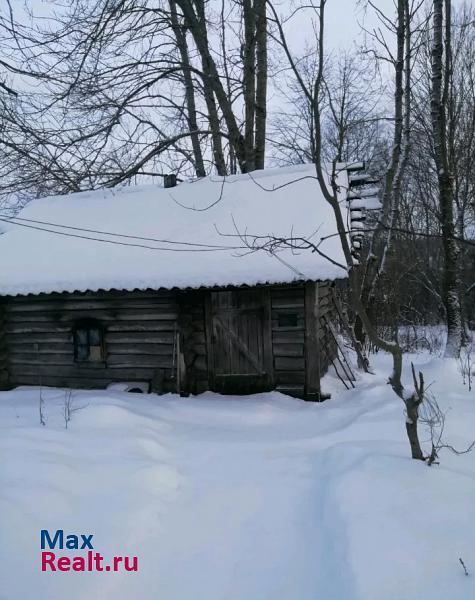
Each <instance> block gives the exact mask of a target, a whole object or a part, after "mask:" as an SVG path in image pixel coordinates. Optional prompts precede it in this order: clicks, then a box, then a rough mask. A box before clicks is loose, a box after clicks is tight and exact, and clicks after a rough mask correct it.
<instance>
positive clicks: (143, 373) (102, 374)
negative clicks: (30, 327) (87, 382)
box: [10, 363, 155, 381]
mask: <svg viewBox="0 0 475 600" xmlns="http://www.w3.org/2000/svg"><path fill="white" fill-rule="evenodd" d="M154 371H155V369H153V368H150V367H148V368H140V367H135V368H124V367H120V366H114V367H108V368H105V367H104V366H103V367H102V369H94V368H92V363H91V364H88V366H87V367H86V366H79V364H77V365H74V366H53V365H16V364H15V365H11V366H10V372H11V373H12V375H14V376H15V377H16V378H17V379H20V380H21V378H22V376H23V375H35V376H37V378H38V379H37V381H39V377H41V376H46V377H52V376H53V377H71V378H76V379H99V380H111V379H114V380H118V381H124V380H127V379H129V378H133V379H135V380H137V379H143V380H149V379H152V377H153V374H154Z"/></svg>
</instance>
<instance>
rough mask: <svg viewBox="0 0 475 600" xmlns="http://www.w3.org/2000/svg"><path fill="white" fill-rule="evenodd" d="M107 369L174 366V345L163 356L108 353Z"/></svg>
mask: <svg viewBox="0 0 475 600" xmlns="http://www.w3.org/2000/svg"><path fill="white" fill-rule="evenodd" d="M106 365H107V369H110V368H115V369H118V368H119V367H120V368H124V369H131V368H133V367H140V368H148V367H150V368H155V367H160V368H167V369H171V368H172V366H173V347H171V348H170V353H169V354H167V355H165V356H163V355H157V356H151V355H147V354H142V355H135V354H131V355H124V354H107V359H106Z"/></svg>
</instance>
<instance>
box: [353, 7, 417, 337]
mask: <svg viewBox="0 0 475 600" xmlns="http://www.w3.org/2000/svg"><path fill="white" fill-rule="evenodd" d="M410 40H411V31H410V22H409V0H397V25H396V60H395V62H394V83H395V89H394V133H393V140H392V151H391V160H390V163H389V166H388V168H387V169H386V174H385V178H384V190H383V197H382V205H383V210H382V214H381V217H380V219H379V224H378V225H377V227H376V230H375V231H374V233H373V236H372V239H371V244H370V250H369V253H368V258H367V260H366V264H365V271H364V275H363V278H362V285H361V299H362V302H363V304H364V306H365V307H366V310H368V312H369V313H370V314H371V313H372V307H373V303H374V289H375V286H376V284H377V280H378V278H379V276H380V275H381V273H382V271H383V269H384V266H385V262H386V258H387V251H388V247H389V244H390V241H391V226H392V225H394V223H393V222H394V220H395V217H396V215H397V209H398V204H399V195H400V190H401V179H402V175H403V171H404V167H405V161H406V160H407V149H408V137H409V123H410V103H409V101H410V83H411V60H410V53H408V52H406V50H407V49H410ZM405 58H406V60H405ZM404 83H405V85H404ZM405 91H406V106H405V103H404V98H405V94H404V92H405ZM405 122H406V127H405ZM405 129H406V131H405ZM404 135H406V136H407V139H405V138H404ZM403 143H404V144H405V151H404V152H403ZM364 331H365V328H364V327H363V325H362V323H361V322H360V319H359V317H357V319H356V322H355V335H356V336H357V339H358V341H359V342H360V343H361V344H362V345H364V343H365V339H364V338H365V334H364Z"/></svg>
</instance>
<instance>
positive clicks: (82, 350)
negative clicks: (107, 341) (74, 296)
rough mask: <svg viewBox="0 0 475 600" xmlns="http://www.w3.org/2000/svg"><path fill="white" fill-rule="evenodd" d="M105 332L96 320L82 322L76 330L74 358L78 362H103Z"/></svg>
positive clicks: (77, 325)
mask: <svg viewBox="0 0 475 600" xmlns="http://www.w3.org/2000/svg"><path fill="white" fill-rule="evenodd" d="M103 347H104V331H103V328H102V326H101V324H100V323H98V322H97V321H94V320H85V321H80V322H79V323H77V324H76V326H75V328H74V358H75V360H77V361H88V362H101V361H102V360H103V355H104V352H103Z"/></svg>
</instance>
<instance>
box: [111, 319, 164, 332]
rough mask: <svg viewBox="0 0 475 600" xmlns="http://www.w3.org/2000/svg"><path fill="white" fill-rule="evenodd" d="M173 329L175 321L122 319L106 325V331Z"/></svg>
mask: <svg viewBox="0 0 475 600" xmlns="http://www.w3.org/2000/svg"><path fill="white" fill-rule="evenodd" d="M174 330H175V321H122V322H114V323H111V324H108V325H107V331H110V332H119V331H131V332H133V331H135V332H140V331H144V332H150V331H169V332H170V331H171V332H173V331H174Z"/></svg>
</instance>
